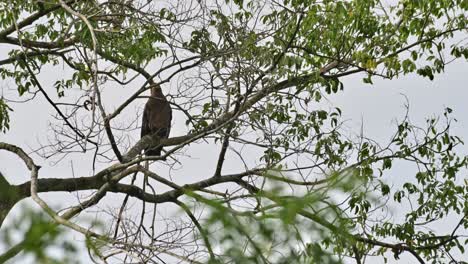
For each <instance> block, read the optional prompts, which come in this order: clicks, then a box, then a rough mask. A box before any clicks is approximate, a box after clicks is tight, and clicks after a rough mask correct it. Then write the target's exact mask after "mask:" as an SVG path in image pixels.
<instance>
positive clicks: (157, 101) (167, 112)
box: [141, 84, 172, 156]
mask: <svg viewBox="0 0 468 264" xmlns="http://www.w3.org/2000/svg"><path fill="white" fill-rule="evenodd" d="M171 121H172V109H171V106H170V104H169V102H168V101H167V99H166V97H165V96H164V94H163V93H162V90H161V86H159V85H157V84H154V85H152V86H151V97H150V98H148V101H147V102H146V105H145V109H144V111H143V119H142V125H141V137H142V138H143V137H144V136H146V135H155V134H157V135H158V136H159V138H160V139H164V138H168V137H169V133H170V132H171ZM161 150H162V146H156V147H149V148H146V149H145V155H146V156H160V155H161Z"/></svg>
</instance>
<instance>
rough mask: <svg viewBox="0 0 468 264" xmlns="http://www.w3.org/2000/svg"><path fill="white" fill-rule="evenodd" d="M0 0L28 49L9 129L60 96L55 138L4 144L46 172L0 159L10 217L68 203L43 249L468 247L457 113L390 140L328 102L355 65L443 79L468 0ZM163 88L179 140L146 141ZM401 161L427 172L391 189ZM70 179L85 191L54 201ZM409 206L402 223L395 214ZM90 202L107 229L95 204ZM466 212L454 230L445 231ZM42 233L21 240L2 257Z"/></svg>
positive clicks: (383, 254)
mask: <svg viewBox="0 0 468 264" xmlns="http://www.w3.org/2000/svg"><path fill="white" fill-rule="evenodd" d="M0 6H1V7H2V8H1V9H0V21H1V23H0V43H1V45H2V49H5V50H8V55H6V56H4V57H3V58H2V59H1V61H0V66H1V68H0V74H1V77H2V79H3V84H4V85H2V93H3V94H4V95H3V96H2V98H1V99H0V130H1V131H2V132H3V133H8V130H9V125H10V123H11V122H12V123H14V122H15V120H14V119H12V120H10V114H11V112H12V111H14V110H15V108H16V107H17V106H18V104H36V105H38V104H41V105H43V104H44V103H43V102H46V103H47V107H48V108H49V109H51V110H53V116H52V117H51V119H50V128H49V131H48V134H47V135H42V136H41V137H40V144H39V145H38V146H34V147H31V149H30V150H26V149H25V147H26V146H17V145H13V144H11V143H8V142H1V143H0V149H1V150H3V151H7V152H10V153H11V154H13V155H16V157H17V158H18V159H20V160H22V161H23V162H24V163H25V165H26V167H27V169H28V170H29V172H30V180H29V181H27V182H25V183H23V184H18V185H15V184H12V183H11V179H12V178H13V177H15V175H0V187H1V188H2V191H1V192H0V200H1V202H0V223H1V222H3V220H4V218H5V217H6V216H7V215H8V212H9V211H10V210H11V208H12V207H13V206H14V205H15V204H17V203H18V202H19V201H21V200H23V199H27V198H32V200H33V201H34V202H35V203H36V204H38V205H39V206H40V208H41V209H42V211H43V212H44V213H46V214H47V215H48V216H50V217H49V220H48V221H49V222H47V221H46V222H44V221H42V222H41V223H42V224H41V226H44V223H46V224H45V227H46V228H36V229H34V228H32V229H30V230H35V231H34V232H32V233H34V234H35V236H33V237H34V240H35V241H36V242H37V241H39V240H40V241H41V243H36V244H34V245H35V247H41V248H43V247H46V246H47V240H46V239H44V240H41V239H43V238H44V237H47V236H49V237H50V236H51V234H55V235H53V236H52V237H54V236H56V234H57V232H58V231H57V230H60V231H62V232H63V231H64V230H72V231H73V232H78V233H81V234H83V236H84V237H85V238H86V243H85V245H86V247H87V248H88V249H89V252H90V255H89V257H90V258H91V259H93V260H94V261H96V262H106V261H110V262H112V261H117V262H135V261H139V262H142V263H164V262H163V261H172V262H174V260H177V261H180V262H188V263H191V262H195V263H200V262H210V263H342V262H356V263H365V262H366V261H372V260H375V258H380V259H384V260H385V261H387V259H388V258H389V257H391V259H392V260H393V261H398V259H399V258H400V257H401V256H402V255H405V256H406V255H410V256H411V257H412V259H413V260H412V261H414V262H416V261H418V262H419V263H425V262H426V261H429V262H431V263H447V262H449V261H452V262H453V263H462V262H457V261H462V259H459V257H457V256H460V253H461V254H463V253H464V245H465V244H466V242H467V240H466V234H463V230H464V229H466V228H467V227H468V221H467V219H468V218H467V217H466V216H467V212H468V209H467V205H468V195H467V193H468V192H467V191H468V187H467V184H466V180H465V181H464V182H463V180H462V178H461V177H462V176H461V173H462V172H463V169H465V168H466V166H467V163H468V160H467V157H466V156H464V155H462V154H460V151H457V146H459V145H461V144H462V143H463V141H462V140H461V139H460V138H459V137H457V136H455V135H452V134H451V133H450V124H451V122H453V118H452V117H451V115H450V114H451V109H450V108H447V109H446V111H445V112H444V113H443V115H442V116H441V117H439V118H429V119H428V120H427V124H426V126H417V125H415V124H412V123H411V122H410V121H409V118H408V116H405V117H404V118H403V119H402V120H400V121H399V122H398V124H397V125H396V127H395V133H394V136H393V137H392V138H391V139H390V141H389V142H386V144H379V143H377V142H375V141H373V140H372V139H369V138H367V137H365V135H360V136H353V134H352V133H349V131H346V130H345V129H343V126H342V124H343V121H342V120H341V114H342V112H341V110H340V109H339V108H332V109H327V108H326V107H323V104H321V102H322V98H324V97H325V96H327V94H331V93H339V92H340V91H341V90H343V89H344V84H343V83H342V77H344V76H349V75H362V76H364V78H363V82H365V83H370V84H372V81H373V80H374V79H375V78H384V79H396V78H398V77H399V76H402V75H406V74H414V73H416V74H418V75H420V76H422V77H420V78H423V77H426V78H429V79H431V80H432V79H433V78H435V75H436V74H437V73H441V72H442V71H443V70H444V67H445V65H446V64H447V63H449V62H450V61H453V60H454V59H458V58H465V59H466V58H468V48H466V39H465V38H464V37H466V35H464V34H466V32H467V18H466V12H467V10H468V2H467V1H465V0H451V1H448V0H447V1H446V0H427V1H416V0H414V1H412V0H404V1H399V2H396V1H392V3H383V2H382V1H377V0H349V1H328V0H325V1H305V0H304V1H289V0H287V1H267V0H265V1H239V0H235V1H207V2H204V1H167V2H166V1H124V0H102V1H101V0H100V1H96V0H93V1H89V0H88V1H81V0H68V1H67V0H58V1H26V0H17V1H5V2H2V3H0ZM460 39H461V41H459V40H460ZM59 73H60V74H59ZM7 82H11V83H14V86H15V87H16V88H15V90H16V91H17V92H18V93H19V97H20V98H19V99H21V100H22V101H21V102H20V103H18V102H17V101H13V100H12V99H11V98H12V96H13V95H11V94H9V93H8V91H7V89H6V88H4V87H5V85H6V83H7ZM153 85H160V86H161V87H162V89H163V92H164V94H165V95H167V97H168V100H169V103H170V104H171V107H172V109H173V112H174V118H173V129H172V132H171V137H170V138H167V139H161V138H158V136H157V135H154V136H151V135H147V136H145V137H143V138H142V139H139V138H138V132H139V122H140V119H141V117H140V115H141V108H142V102H143V101H146V98H148V96H147V95H146V94H148V89H149V87H151V86H153ZM121 88H123V89H121ZM119 94H125V98H123V97H119ZM44 98H45V101H40V100H42V99H44ZM142 99H143V100H142ZM39 102H41V103H39ZM132 107H133V108H132ZM45 111H48V110H45ZM156 146H164V150H163V152H162V154H161V156H148V157H146V156H144V155H142V154H141V153H142V151H143V150H144V149H147V148H148V147H156ZM210 153H215V154H210ZM190 157H194V158H198V159H199V160H197V162H196V164H195V165H194V164H193V161H192V160H191V159H190ZM51 161H52V162H54V163H55V164H62V163H64V162H70V161H71V162H75V163H77V164H79V165H77V166H76V167H74V166H72V167H71V169H70V171H69V174H68V175H59V174H58V173H57V174H54V175H53V176H51V175H46V174H43V173H42V171H43V169H41V166H47V164H48V163H50V162H51ZM87 161H89V162H87ZM399 162H407V163H410V164H413V165H414V167H415V168H416V169H415V171H414V173H413V172H412V173H413V174H414V176H413V177H412V178H411V179H409V180H407V181H406V179H405V182H404V183H402V185H401V186H390V185H389V184H388V182H386V178H385V175H388V173H390V172H391V171H392V166H393V165H394V164H398V163H399ZM53 168H54V167H53V166H52V167H51V169H53ZM0 169H1V168H0ZM76 173H81V174H80V175H76ZM194 174H197V175H194ZM10 177H11V178H10ZM9 178H10V179H9ZM54 192H61V194H63V197H69V198H70V199H66V198H64V199H63V202H66V204H62V207H61V208H58V206H57V205H51V199H48V198H49V197H50V196H48V195H47V194H50V193H54ZM64 192H69V193H72V194H74V195H80V196H77V197H80V200H79V202H78V203H77V201H76V199H71V196H68V194H66V193H64ZM85 194H86V195H87V196H86V198H82V197H84V196H83V195H85ZM73 197H75V196H73ZM391 205H397V206H399V208H401V212H399V213H401V215H402V219H403V220H402V221H397V220H395V219H394V218H392V217H391V216H389V215H385V214H383V213H382V212H381V210H379V209H382V208H384V209H385V208H388V207H389V206H391ZM89 212H94V213H96V212H97V214H98V216H97V218H98V219H100V220H101V224H100V225H96V224H95V223H90V222H89V221H87V220H86V217H85V216H86V213H89ZM174 212H178V213H177V214H174ZM35 217H36V216H35ZM453 218H456V219H457V224H456V225H455V226H454V227H453V228H452V230H451V232H449V233H438V232H435V231H431V229H429V227H430V226H431V224H433V223H434V222H442V223H443V222H444V221H446V220H447V219H453ZM33 219H34V217H33ZM41 219H42V218H41ZM57 227H61V228H58V229H57ZM4 229H5V228H4ZM29 233H31V232H29ZM28 237H30V236H28ZM30 242H31V239H29V240H28V239H25V240H24V241H23V242H20V243H19V244H15V245H11V247H10V249H8V250H7V251H6V252H4V253H3V255H1V256H0V260H2V261H5V260H7V259H11V258H14V257H15V256H16V255H17V254H18V253H19V252H21V251H22V250H28V249H30V248H31V247H30V246H28V245H30ZM389 252H390V253H391V254H390V255H389ZM39 253H41V252H39ZM39 253H38V258H39V259H40V260H42V261H45V260H46V259H47V256H45V255H44V254H42V253H43V252H42V253H41V254H39ZM388 261H390V259H389V260H388Z"/></svg>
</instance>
